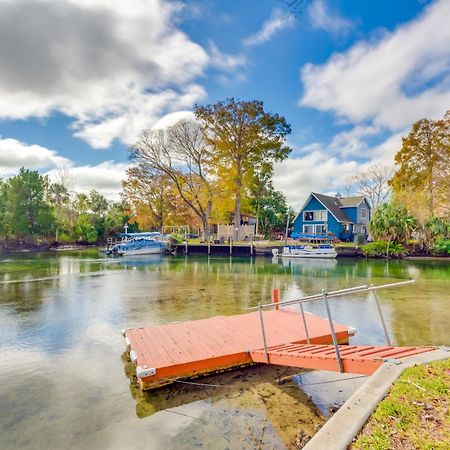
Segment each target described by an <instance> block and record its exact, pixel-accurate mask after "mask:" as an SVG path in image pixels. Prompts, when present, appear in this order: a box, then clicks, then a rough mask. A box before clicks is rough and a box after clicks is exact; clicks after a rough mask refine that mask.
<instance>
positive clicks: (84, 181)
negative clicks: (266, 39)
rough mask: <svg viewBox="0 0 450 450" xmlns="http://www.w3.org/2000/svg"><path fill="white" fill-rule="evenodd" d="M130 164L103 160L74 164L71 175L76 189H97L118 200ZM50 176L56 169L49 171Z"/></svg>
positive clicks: (79, 190) (85, 191)
mask: <svg viewBox="0 0 450 450" xmlns="http://www.w3.org/2000/svg"><path fill="white" fill-rule="evenodd" d="M128 167H130V164H127V163H116V162H114V161H103V162H102V163H100V164H97V165H86V166H73V167H71V168H70V171H69V172H70V175H71V176H72V177H73V180H74V183H75V190H76V191H78V192H84V193H88V192H89V191H90V190H91V189H95V190H97V191H99V192H100V193H101V194H103V195H104V196H105V197H106V198H108V199H110V200H118V199H119V193H120V191H121V188H122V180H123V179H124V178H125V172H126V170H127V168H128ZM48 175H49V176H50V177H52V176H54V175H55V172H54V171H51V172H49V173H48Z"/></svg>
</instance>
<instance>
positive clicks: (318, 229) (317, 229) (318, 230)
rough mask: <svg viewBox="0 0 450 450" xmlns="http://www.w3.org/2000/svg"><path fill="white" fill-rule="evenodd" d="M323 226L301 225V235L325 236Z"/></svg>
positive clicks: (324, 227) (325, 229)
mask: <svg viewBox="0 0 450 450" xmlns="http://www.w3.org/2000/svg"><path fill="white" fill-rule="evenodd" d="M326 232H327V228H326V226H325V225H303V233H305V234H326Z"/></svg>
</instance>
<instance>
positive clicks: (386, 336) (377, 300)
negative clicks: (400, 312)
mask: <svg viewBox="0 0 450 450" xmlns="http://www.w3.org/2000/svg"><path fill="white" fill-rule="evenodd" d="M370 288H371V290H372V292H373V295H374V297H375V303H376V304H377V309H378V314H379V315H380V320H381V325H383V330H384V336H385V338H386V343H387V345H389V347H392V343H391V339H390V338H389V333H388V330H387V327H386V323H385V321H384V317H383V312H382V311H381V306H380V301H379V298H378V295H377V291H376V290H375V289H374V286H373V283H372V284H371V285H370Z"/></svg>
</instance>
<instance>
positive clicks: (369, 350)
mask: <svg viewBox="0 0 450 450" xmlns="http://www.w3.org/2000/svg"><path fill="white" fill-rule="evenodd" d="M434 349H435V348H434V347H375V346H368V345H340V346H339V353H340V355H341V359H342V364H343V367H344V372H348V373H357V374H363V375H372V374H373V373H374V372H375V370H377V369H378V368H379V367H380V366H381V365H382V364H383V362H384V361H385V360H386V359H401V358H406V357H407V356H413V355H417V354H419V353H424V352H429V351H431V350H434ZM267 350H268V357H269V364H277V365H280V366H289V367H300V368H302V369H317V370H331V371H337V372H339V371H340V370H339V364H338V361H337V358H336V352H335V349H334V346H333V345H305V344H291V345H286V344H285V345H279V346H274V347H270V348H268V349H267ZM250 355H251V357H252V359H253V361H255V362H262V363H266V362H267V356H266V353H265V351H264V349H263V350H257V351H253V352H250Z"/></svg>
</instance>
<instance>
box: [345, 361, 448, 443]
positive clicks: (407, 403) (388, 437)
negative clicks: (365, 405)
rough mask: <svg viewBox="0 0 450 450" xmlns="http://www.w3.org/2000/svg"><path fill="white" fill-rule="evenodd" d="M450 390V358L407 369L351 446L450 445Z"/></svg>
mask: <svg viewBox="0 0 450 450" xmlns="http://www.w3.org/2000/svg"><path fill="white" fill-rule="evenodd" d="M449 394H450V359H446V360H444V361H436V362H433V363H430V364H423V365H420V366H416V367H411V368H409V369H406V370H405V371H404V372H403V374H402V376H401V377H400V378H399V380H397V381H396V382H395V383H394V385H393V386H392V388H391V391H390V392H389V394H388V395H387V396H386V398H385V399H384V400H383V401H382V402H381V403H380V404H379V405H378V407H377V409H376V410H375V412H374V413H373V414H372V416H371V417H370V419H369V421H368V422H367V424H366V425H365V426H364V428H363V430H362V431H361V433H360V434H359V436H358V437H357V438H356V441H355V442H354V443H353V445H352V447H351V448H352V449H373V450H393V449H394V450H395V449H420V450H441V449H442V450H443V449H449V448H450V445H449V442H450V414H449V409H450V398H449Z"/></svg>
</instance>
